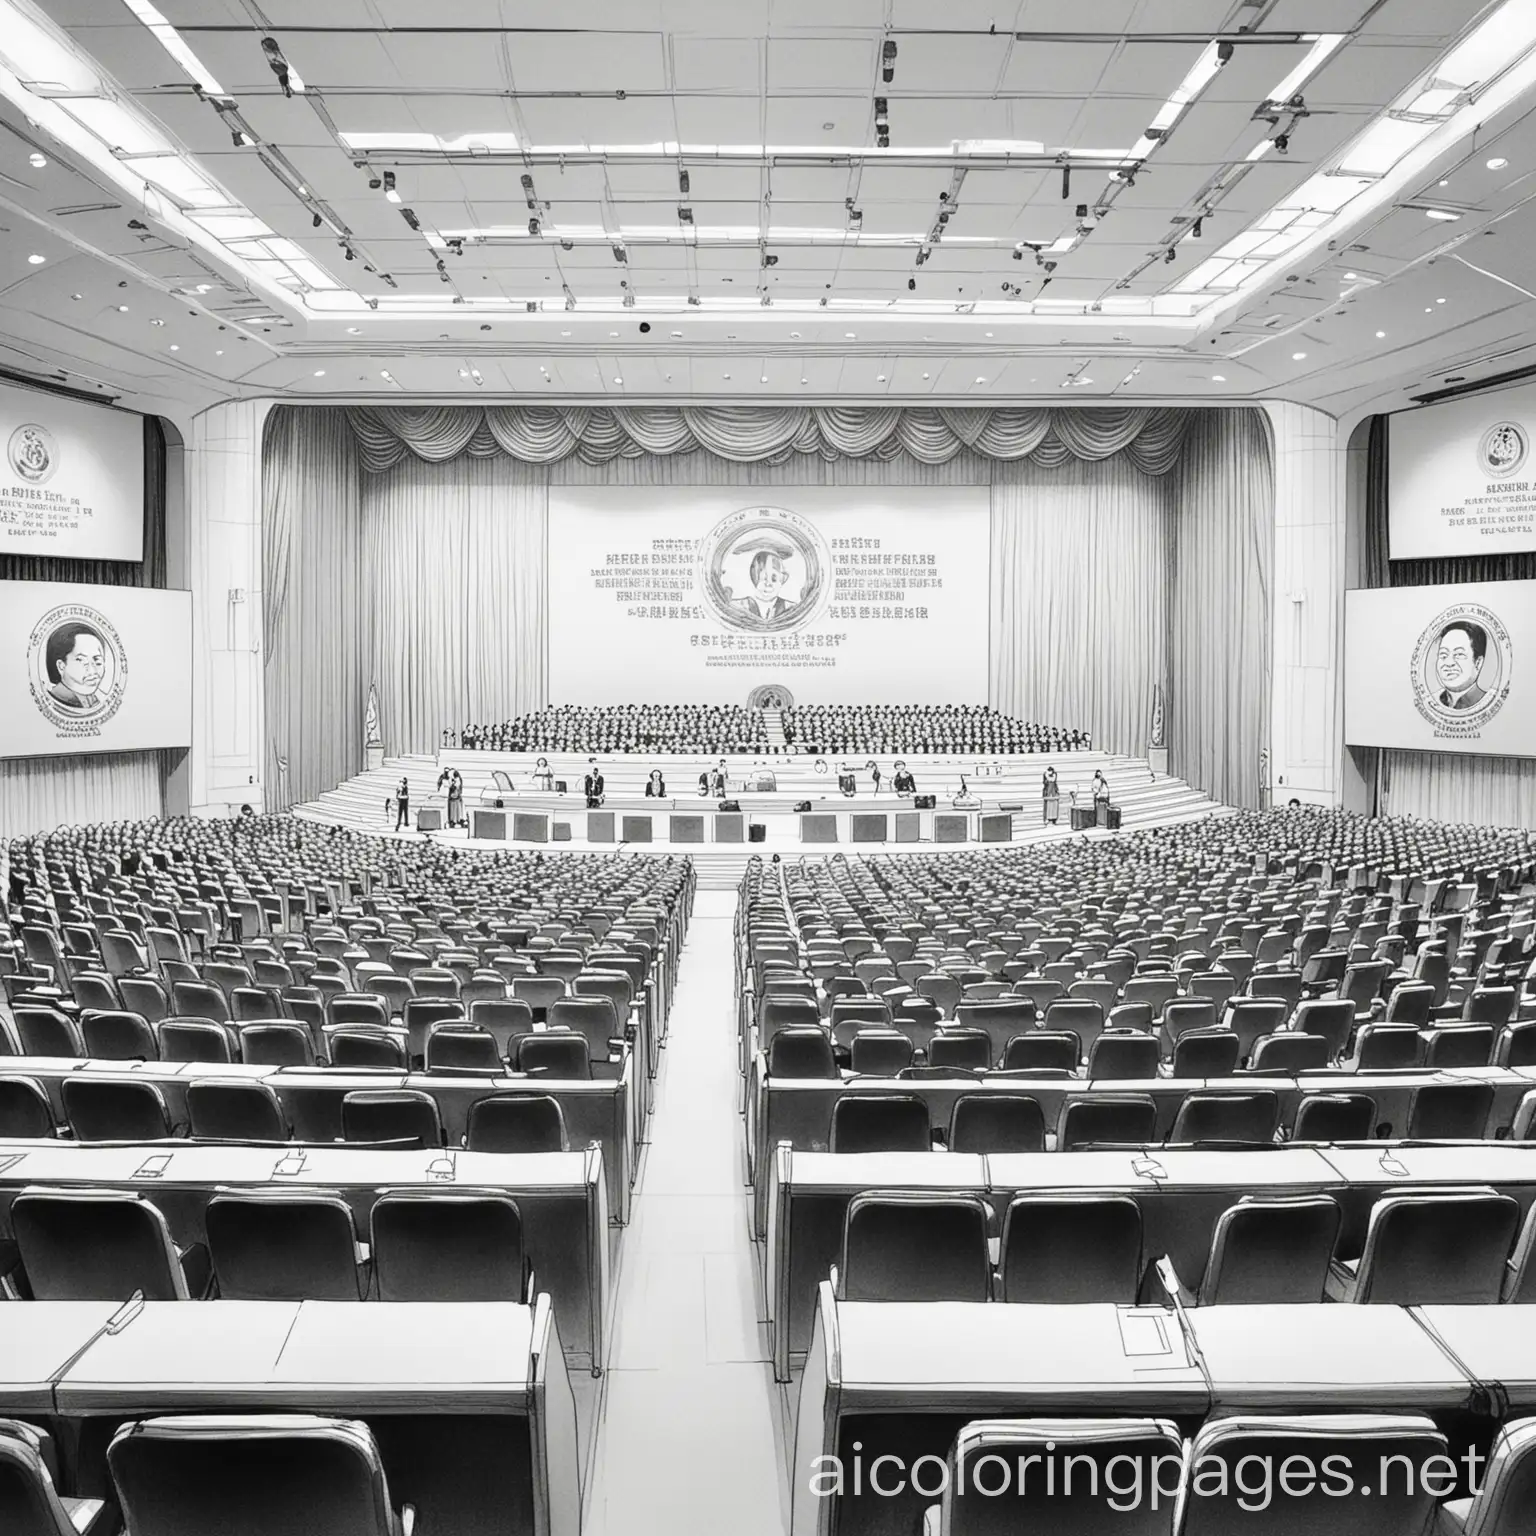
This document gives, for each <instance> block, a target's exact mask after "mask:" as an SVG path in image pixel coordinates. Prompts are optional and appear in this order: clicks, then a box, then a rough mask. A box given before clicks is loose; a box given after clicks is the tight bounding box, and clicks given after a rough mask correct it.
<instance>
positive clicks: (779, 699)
mask: <svg viewBox="0 0 1536 1536" xmlns="http://www.w3.org/2000/svg"><path fill="white" fill-rule="evenodd" d="M794 704H795V696H794V694H792V693H791V692H790V691H789V689H788V688H786V687H784V685H783V684H782V683H764V684H763V685H762V686H761V687H759V688H754V689H753V690H752V692H751V693H749V694H748V695H747V708H748V709H793V708H794Z"/></svg>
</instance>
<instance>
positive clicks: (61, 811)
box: [0, 752, 179, 838]
mask: <svg viewBox="0 0 1536 1536" xmlns="http://www.w3.org/2000/svg"><path fill="white" fill-rule="evenodd" d="M178 755H179V754H178ZM167 756H168V754H166V753H164V752H98V753H91V754H83V753H82V754H76V755H74V756H71V757H9V758H0V838H5V837H26V836H30V835H31V834H32V833H34V832H51V831H53V829H54V828H55V827H62V826H69V825H72V824H74V825H78V824H80V823H82V822H94V821H139V820H142V819H144V818H146V817H149V816H163V815H164V814H165V775H166V763H167Z"/></svg>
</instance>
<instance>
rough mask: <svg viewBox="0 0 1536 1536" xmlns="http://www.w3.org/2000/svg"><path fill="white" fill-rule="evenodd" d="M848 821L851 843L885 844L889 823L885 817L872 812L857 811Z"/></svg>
mask: <svg viewBox="0 0 1536 1536" xmlns="http://www.w3.org/2000/svg"><path fill="white" fill-rule="evenodd" d="M848 821H849V830H848V841H849V842H850V843H883V842H884V841H885V840H886V837H887V835H888V830H889V822H888V821H887V819H886V818H885V817H884V816H880V815H877V814H875V813H874V812H872V811H864V812H862V813H861V812H859V811H855V812H854V813H853V815H852V816H850V817H849V818H848Z"/></svg>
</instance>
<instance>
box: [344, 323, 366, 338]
mask: <svg viewBox="0 0 1536 1536" xmlns="http://www.w3.org/2000/svg"><path fill="white" fill-rule="evenodd" d="M362 334H363V328H362V326H360V325H349V326H348V327H347V335H348V336H361V335H362Z"/></svg>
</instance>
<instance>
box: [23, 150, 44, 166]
mask: <svg viewBox="0 0 1536 1536" xmlns="http://www.w3.org/2000/svg"><path fill="white" fill-rule="evenodd" d="M27 164H28V165H30V166H31V167H32V169H33V170H34V171H40V170H42V168H43V167H44V166H45V165H47V164H48V156H47V155H45V154H43V153H42V151H41V150H36V149H34V150H33V151H32V153H31V154H30V155H28V156H27Z"/></svg>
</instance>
